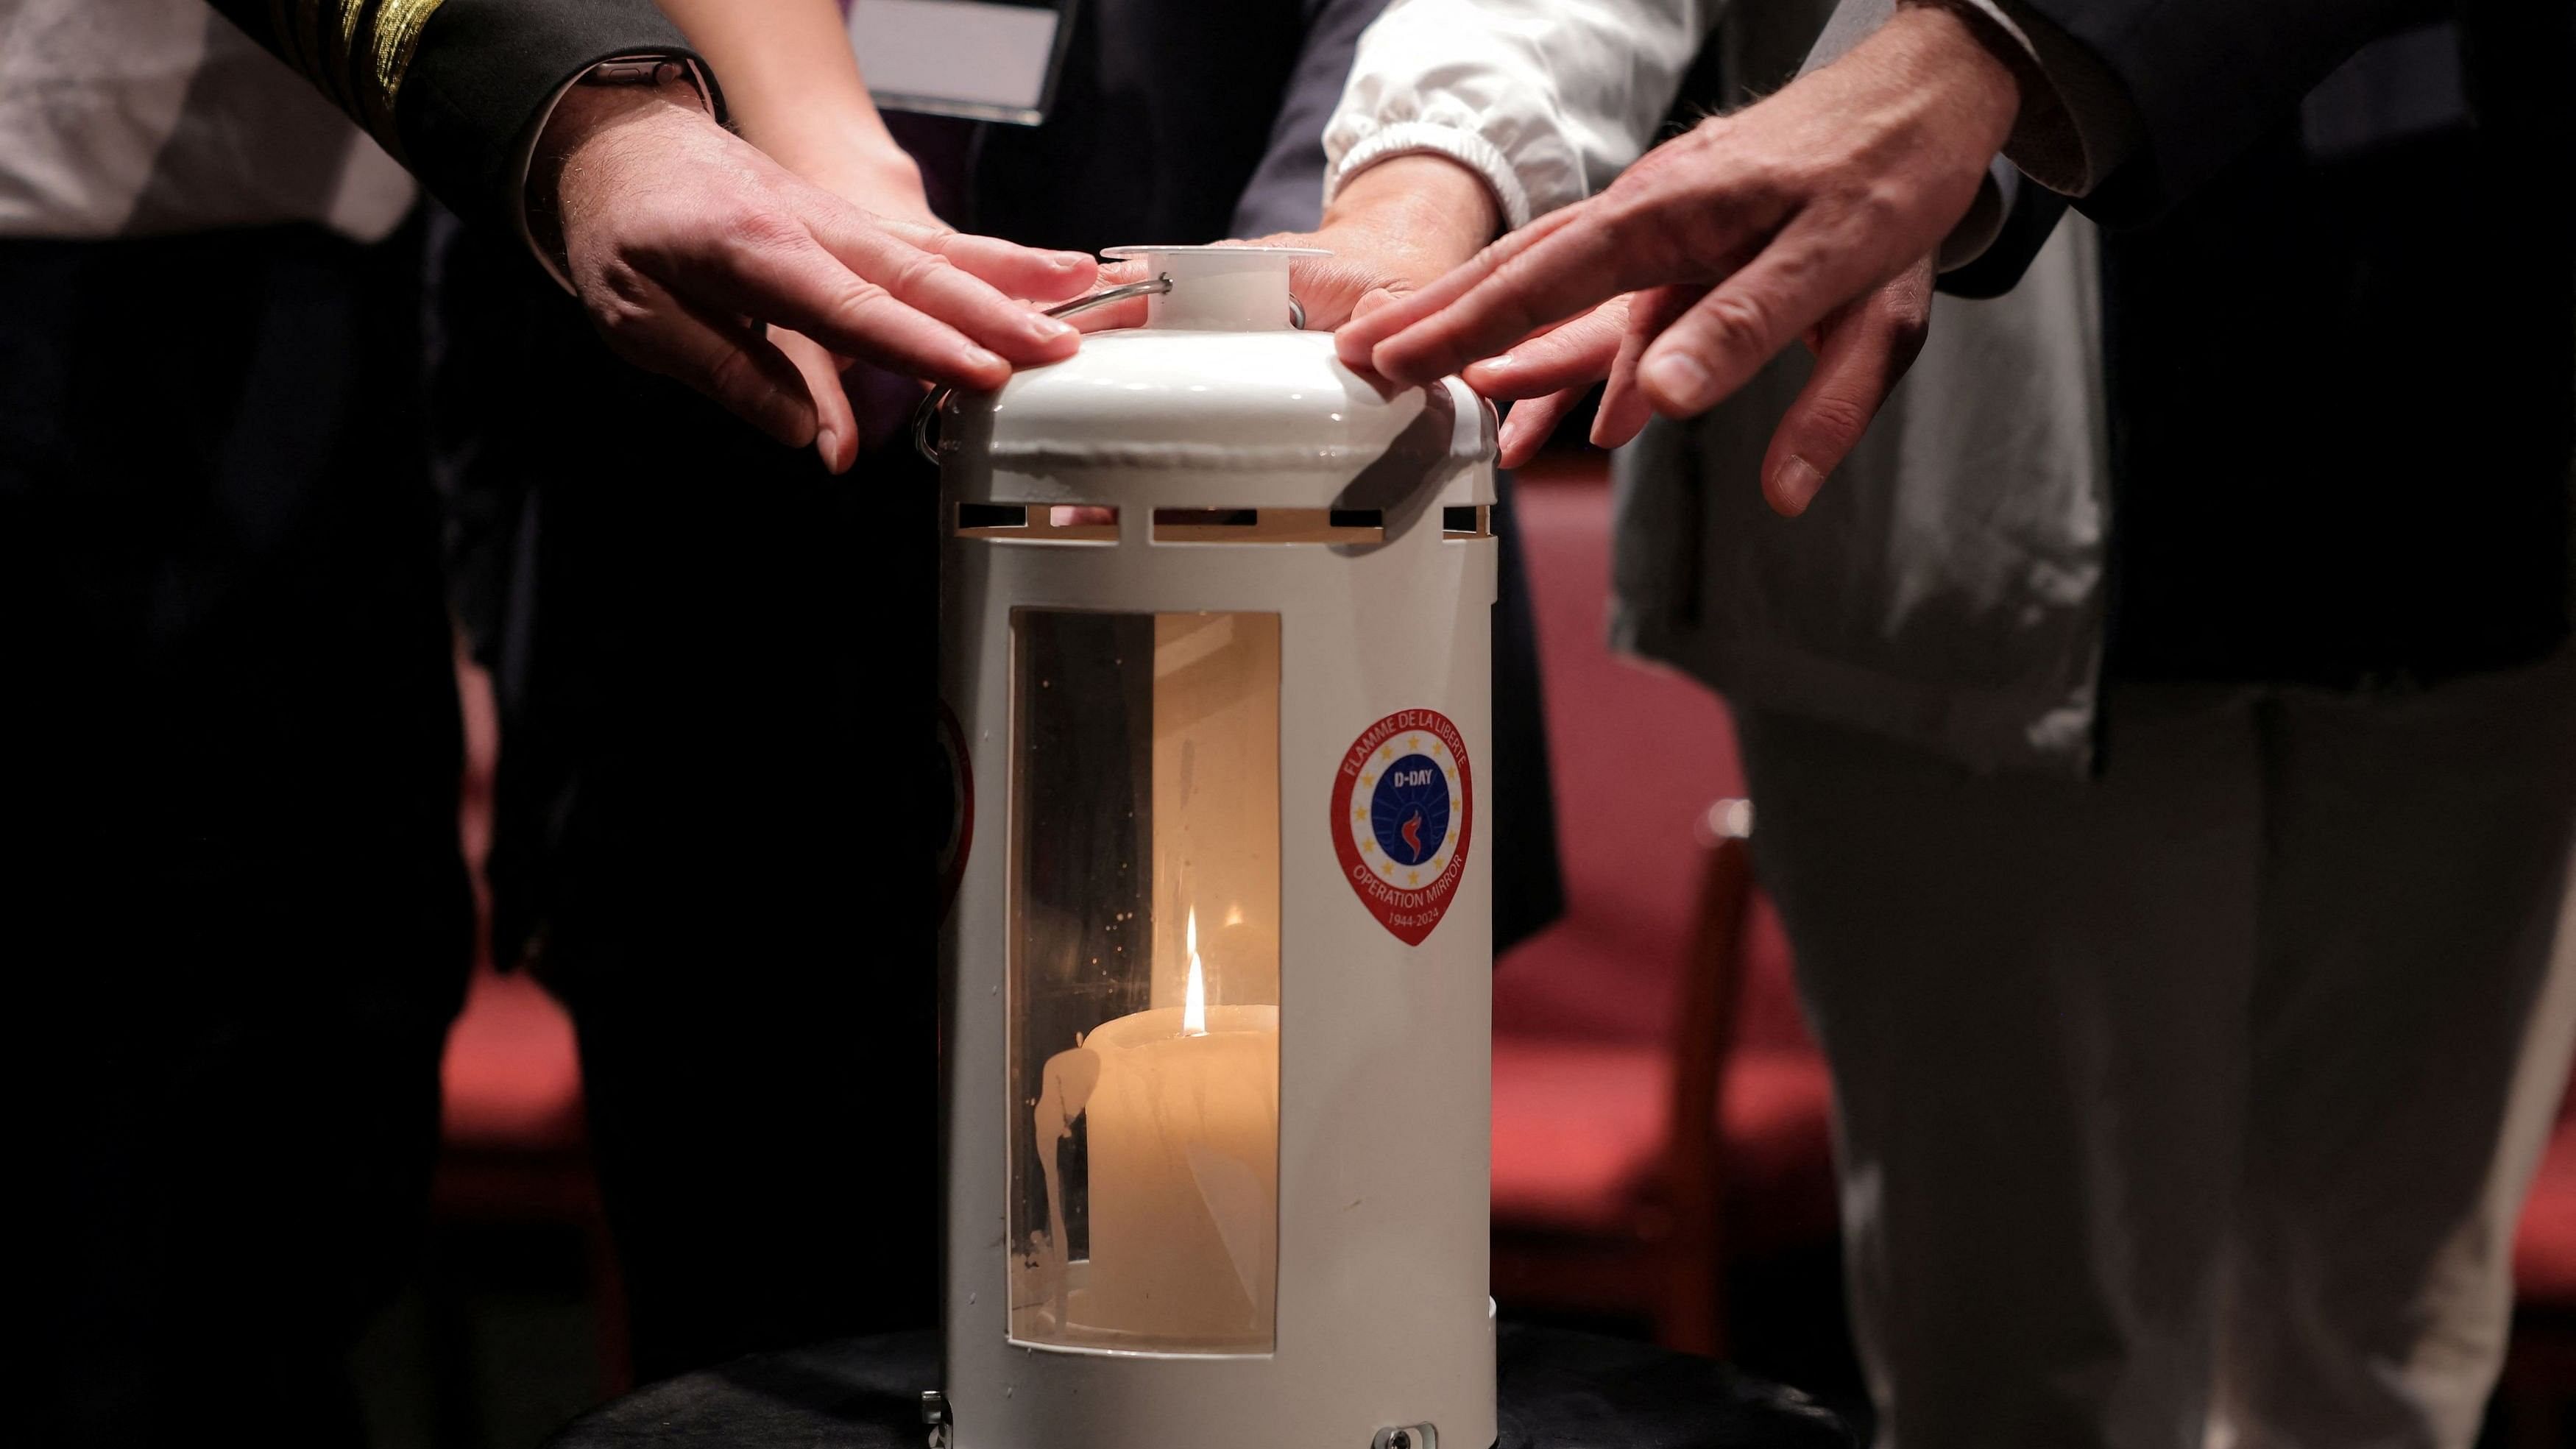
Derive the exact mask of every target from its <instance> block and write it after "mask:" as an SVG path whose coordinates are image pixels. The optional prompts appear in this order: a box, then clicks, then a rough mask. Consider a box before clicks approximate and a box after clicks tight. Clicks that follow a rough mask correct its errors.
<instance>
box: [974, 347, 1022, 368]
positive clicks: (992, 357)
mask: <svg viewBox="0 0 2576 1449" xmlns="http://www.w3.org/2000/svg"><path fill="white" fill-rule="evenodd" d="M966 365H967V366H968V367H972V368H978V369H980V370H982V371H985V372H1008V371H1010V370H1011V365H1010V364H1009V363H1007V362H1004V361H1003V360H1002V354H1000V353H998V352H987V351H985V350H984V349H983V348H981V347H969V348H967V349H966Z"/></svg>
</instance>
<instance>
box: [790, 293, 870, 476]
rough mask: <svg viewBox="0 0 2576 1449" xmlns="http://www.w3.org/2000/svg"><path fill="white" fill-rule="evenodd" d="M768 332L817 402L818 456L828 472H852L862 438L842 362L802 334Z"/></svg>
mask: <svg viewBox="0 0 2576 1449" xmlns="http://www.w3.org/2000/svg"><path fill="white" fill-rule="evenodd" d="M768 332H769V342H770V345H771V346H773V347H775V348H777V349H778V350H779V352H780V353H781V354H782V355H784V356H785V357H786V358H787V360H788V362H790V363H791V364H793V365H794V366H795V368H796V372H797V375H798V376H799V377H801V378H803V379H804V381H805V392H806V395H807V396H808V397H810V398H811V399H812V400H813V403H814V455H815V456H816V457H818V458H820V459H822V460H823V467H824V469H825V470H826V471H828V472H832V473H846V472H848V471H849V470H850V465H851V464H852V463H855V462H857V461H858V457H859V447H860V444H861V441H862V439H861V437H860V427H859V420H858V415H857V413H856V411H855V410H854V409H853V408H852V405H851V403H850V396H849V391H848V389H847V388H846V387H845V386H844V385H843V383H842V380H841V360H840V359H839V358H837V357H834V356H833V355H832V354H830V353H829V352H826V351H824V350H823V347H822V344H820V343H818V342H816V341H815V340H814V339H813V338H811V337H807V336H806V335H804V334H803V333H801V332H790V331H788V330H787V329H786V328H784V327H772V328H770V329H768Z"/></svg>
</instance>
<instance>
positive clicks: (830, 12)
mask: <svg viewBox="0 0 2576 1449" xmlns="http://www.w3.org/2000/svg"><path fill="white" fill-rule="evenodd" d="M658 3H659V4H660V5H661V7H662V9H663V10H664V11H665V12H666V13H668V14H669V15H670V17H671V19H672V21H673V22H674V23H676V24H677V25H678V26H679V27H680V29H681V30H682V31H683V32H684V33H686V34H687V36H688V37H689V43H690V44H691V45H692V46H694V47H695V48H696V49H697V51H698V53H699V54H701V55H703V56H705V57H706V58H707V62H708V64H709V65H710V66H712V67H713V68H714V69H715V72H716V73H717V74H718V75H720V76H722V77H724V86H725V100H726V103H727V106H728V108H729V109H730V111H731V113H732V117H733V121H734V124H735V126H736V127H737V128H738V129H740V130H741V132H742V134H743V136H744V138H745V139H747V140H749V141H750V142H751V143H752V144H753V145H755V146H758V147H759V148H760V149H761V150H763V151H766V152H768V153H769V155H770V156H771V157H772V158H773V159H775V160H776V161H777V162H778V163H779V164H780V165H782V166H785V167H786V168H787V169H789V170H790V171H793V172H795V173H797V174H798V175H800V176H803V177H804V178H805V179H806V180H808V181H811V182H813V183H815V184H816V185H818V186H821V187H824V188H825V189H827V190H830V191H834V192H838V193H839V194H841V195H843V196H846V197H851V198H854V199H879V198H888V197H891V198H894V199H899V200H902V201H905V202H908V203H911V204H913V205H914V206H916V207H918V208H920V209H921V210H923V211H924V212H925V214H926V211H927V207H926V204H924V203H922V200H921V171H920V168H919V167H917V166H916V165H914V163H913V160H912V158H911V157H910V156H908V155H906V154H904V151H903V148H901V147H900V146H898V145H896V144H895V140H894V137H893V136H892V135H890V134H889V133H888V132H887V130H886V126H885V121H884V119H883V118H882V117H880V116H879V115H878V114H877V108H876V104H875V103H874V102H873V101H871V100H870V99H869V98H868V88H867V84H866V82H865V81H864V80H863V79H862V78H861V77H860V75H859V65H858V60H857V57H855V56H854V55H853V54H852V53H851V51H850V41H849V36H848V34H847V32H846V31H845V30H844V29H843V28H842V20H841V11H840V7H839V6H837V5H835V4H833V3H832V0H658Z"/></svg>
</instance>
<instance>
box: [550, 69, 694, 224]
mask: <svg viewBox="0 0 2576 1449" xmlns="http://www.w3.org/2000/svg"><path fill="white" fill-rule="evenodd" d="M674 122H678V123H681V124H690V125H711V124H713V119H712V118H711V117H710V116H709V115H708V113H707V109H706V102H705V98H704V97H702V96H701V95H700V94H699V93H698V90H697V88H696V87H695V86H693V85H689V84H687V83H685V82H675V83H671V84H666V85H652V86H634V85H582V84H576V85H573V86H572V87H570V88H569V89H567V90H566V91H565V92H564V93H563V96H562V98H561V99H559V100H558V101H557V102H556V103H555V107H554V110H553V112H552V113H551V114H549V115H548V116H547V117H546V123H545V129H544V130H543V131H542V132H540V133H539V134H538V136H537V140H536V145H535V146H534V148H533V149H532V150H531V151H530V152H529V155H528V180H527V193H526V200H527V218H528V231H529V234H530V235H531V237H532V238H533V239H534V240H535V241H536V243H537V245H538V246H539V247H540V248H542V249H543V250H544V251H545V252H546V253H547V254H548V255H549V256H552V257H555V258H556V259H558V260H560V259H561V258H562V256H563V252H564V244H563V224H564V218H565V216H566V214H567V213H569V212H571V211H572V210H574V209H575V208H574V206H573V202H572V198H571V196H570V195H569V194H568V193H570V192H573V191H577V190H578V189H579V185H580V181H581V179H582V178H583V176H584V175H585V174H586V172H587V171H588V170H589V168H590V166H591V164H592V161H593V159H594V158H595V157H596V156H597V155H598V154H599V153H600V151H601V150H602V148H604V147H607V146H609V145H612V144H614V142H615V140H616V138H617V137H618V136H619V135H621V134H623V133H626V132H629V131H634V130H642V129H650V128H653V127H656V126H662V125H669V124H672V123H674Z"/></svg>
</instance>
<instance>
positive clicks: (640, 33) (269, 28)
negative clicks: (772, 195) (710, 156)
mask: <svg viewBox="0 0 2576 1449" xmlns="http://www.w3.org/2000/svg"><path fill="white" fill-rule="evenodd" d="M209 3H210V4H211V5H212V6H213V8H214V9H216V10H218V11H221V12H222V13H223V14H224V16H225V17H226V18H228V19H230V20H231V21H232V22H233V23H234V24H236V25H238V26H240V27H241V28H242V30H243V31H244V32H245V33H247V34H248V35H249V36H250V37H251V38H252V39H253V40H256V41H258V42H259V43H260V44H261V45H263V46H266V47H267V48H268V49H269V50H270V51H272V52H274V53H275V54H276V55H277V57H278V58H279V59H280V60H282V61H284V62H285V63H286V64H287V65H288V66H289V67H291V68H292V69H294V70H295V71H296V73H297V74H299V75H301V76H302V77H303V78H304V79H305V80H306V81H308V82H310V83H311V84H312V86H313V87H314V89H316V90H318V91H320V92H321V93H322V95H323V96H324V98H325V99H327V100H329V101H330V102H332V103H333V104H334V105H337V106H338V107H340V108H341V109H342V110H343V111H346V112H347V113H348V114H349V116H350V118H351V119H353V120H355V121H356V122H357V123H358V124H359V125H361V126H364V127H365V128H366V129H367V131H368V133H369V134H371V135H373V136H374V137H375V138H376V140H377V141H378V142H379V143H380V144H381V145H383V146H384V148H385V149H386V150H387V151H388V152H390V153H392V154H393V156H394V157H395V158H396V159H398V160H400V161H401V162H402V163H403V165H404V166H406V167H407V168H409V169H410V171H411V172H412V174H413V175H415V176H418V177H419V178H420V179H421V181H422V182H423V184H425V185H427V186H428V187H429V189H430V191H431V192H432V193H433V194H435V195H436V196H437V197H438V198H439V199H440V200H441V201H444V202H446V203H447V204H448V205H449V206H450V207H453V208H454V209H456V210H457V211H458V212H460V213H462V214H463V215H465V216H466V217H467V218H468V219H470V220H479V221H483V222H487V223H494V224H500V225H512V224H514V222H515V218H516V217H517V214H518V211H519V205H520V198H521V182H522V180H523V165H524V162H525V159H526V155H527V148H528V146H529V145H530V143H531V142H532V141H533V140H534V137H533V135H532V134H531V133H532V132H533V131H534V130H535V128H536V123H537V121H538V120H539V119H540V118H541V117H543V116H544V115H545V114H546V110H547V107H548V106H550V105H551V104H552V103H553V102H554V100H555V98H556V97H557V96H558V95H559V94H560V93H561V92H562V90H563V87H564V86H565V84H566V83H567V82H569V81H571V80H572V79H573V77H575V76H578V75H581V74H583V73H584V72H586V71H588V70H590V69H591V67H592V66H594V65H595V64H597V63H598V62H600V61H604V60H610V59H614V58H619V57H624V56H634V55H671V56H677V55H681V54H684V53H685V52H684V48H683V46H682V43H681V39H680V35H679V32H677V31H676V30H674V29H672V27H671V24H670V22H669V21H668V20H666V19H665V18H664V17H663V16H662V14H661V13H660V12H659V11H657V10H655V9H654V8H653V6H652V4H651V3H650V0H583V3H581V4H577V5H576V4H560V5H528V4H524V3H520V0H436V3H422V0H408V3H400V4H397V3H391V0H385V3H374V4H370V3H367V0H295V3H292V4H288V3H282V0H209Z"/></svg>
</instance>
